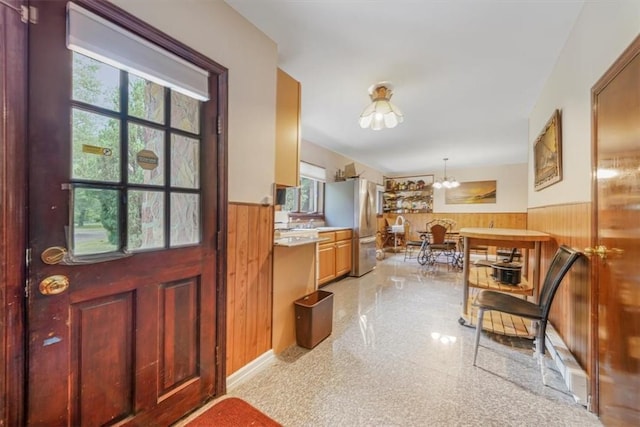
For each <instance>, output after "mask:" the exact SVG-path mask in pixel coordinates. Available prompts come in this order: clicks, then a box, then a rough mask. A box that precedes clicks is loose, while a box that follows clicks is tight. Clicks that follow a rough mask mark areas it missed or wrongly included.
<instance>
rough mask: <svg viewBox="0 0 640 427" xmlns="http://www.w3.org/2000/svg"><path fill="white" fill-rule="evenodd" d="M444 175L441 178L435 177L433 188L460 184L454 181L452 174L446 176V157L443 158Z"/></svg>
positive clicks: (451, 186)
mask: <svg viewBox="0 0 640 427" xmlns="http://www.w3.org/2000/svg"><path fill="white" fill-rule="evenodd" d="M442 160H444V176H443V177H442V178H439V179H436V182H434V183H433V188H456V187H459V186H460V183H459V182H458V181H456V179H455V178H454V177H452V176H447V160H449V159H448V158H447V157H445V158H444V159H442Z"/></svg>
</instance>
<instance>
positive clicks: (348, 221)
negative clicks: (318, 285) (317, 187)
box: [324, 178, 377, 277]
mask: <svg viewBox="0 0 640 427" xmlns="http://www.w3.org/2000/svg"><path fill="white" fill-rule="evenodd" d="M324 218H325V222H326V225H327V226H329V227H349V228H352V229H353V242H352V243H353V245H352V246H353V254H352V256H351V265H352V267H351V276H358V277H359V276H362V275H363V274H365V273H368V272H369V271H371V270H373V268H374V267H375V266H376V232H377V224H376V184H375V183H374V182H369V181H367V180H366V179H362V178H355V179H349V180H347V181H341V182H331V183H327V184H326V186H325V198H324Z"/></svg>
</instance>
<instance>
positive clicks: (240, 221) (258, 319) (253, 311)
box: [226, 203, 273, 376]
mask: <svg viewBox="0 0 640 427" xmlns="http://www.w3.org/2000/svg"><path fill="white" fill-rule="evenodd" d="M227 253H228V258H227V349H226V350H227V357H226V374H227V376H229V375H231V374H232V373H234V372H235V371H237V370H238V369H240V368H242V367H243V366H245V365H247V364H248V363H249V362H251V361H253V360H254V359H256V358H257V357H258V356H260V355H262V354H263V353H265V352H267V351H269V350H270V349H271V319H272V306H273V300H272V295H273V271H272V270H273V206H262V205H253V204H241V203H229V216H228V233H227Z"/></svg>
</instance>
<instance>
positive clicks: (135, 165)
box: [128, 124, 164, 185]
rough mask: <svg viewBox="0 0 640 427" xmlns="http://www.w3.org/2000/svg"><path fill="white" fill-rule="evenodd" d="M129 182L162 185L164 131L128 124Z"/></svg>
mask: <svg viewBox="0 0 640 427" xmlns="http://www.w3.org/2000/svg"><path fill="white" fill-rule="evenodd" d="M128 179H129V182H130V183H133V184H148V185H164V132H163V131H161V130H158V129H153V128H150V127H148V126H140V125H134V124H130V125H129V178H128Z"/></svg>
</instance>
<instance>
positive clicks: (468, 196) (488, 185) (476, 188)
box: [444, 181, 496, 205]
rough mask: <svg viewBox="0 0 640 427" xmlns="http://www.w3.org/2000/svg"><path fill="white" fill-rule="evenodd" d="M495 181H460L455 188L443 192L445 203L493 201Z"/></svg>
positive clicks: (464, 203)
mask: <svg viewBox="0 0 640 427" xmlns="http://www.w3.org/2000/svg"><path fill="white" fill-rule="evenodd" d="M495 202H496V181H471V182H461V183H460V186H458V187H456V188H447V189H446V190H445V192H444V203H445V204H446V205H467V204H473V203H495Z"/></svg>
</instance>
